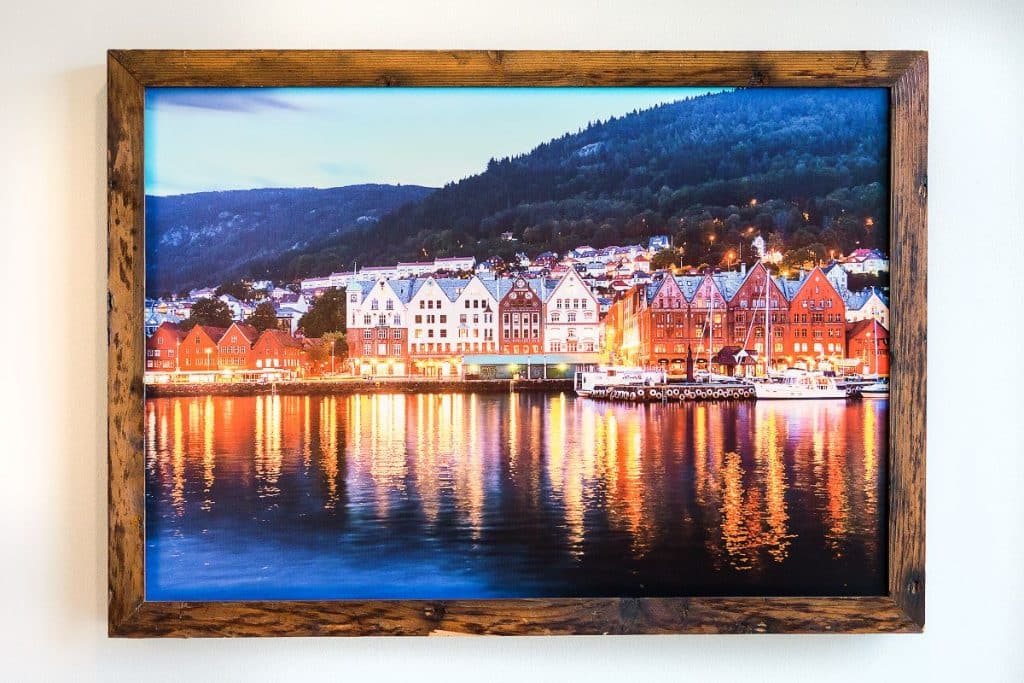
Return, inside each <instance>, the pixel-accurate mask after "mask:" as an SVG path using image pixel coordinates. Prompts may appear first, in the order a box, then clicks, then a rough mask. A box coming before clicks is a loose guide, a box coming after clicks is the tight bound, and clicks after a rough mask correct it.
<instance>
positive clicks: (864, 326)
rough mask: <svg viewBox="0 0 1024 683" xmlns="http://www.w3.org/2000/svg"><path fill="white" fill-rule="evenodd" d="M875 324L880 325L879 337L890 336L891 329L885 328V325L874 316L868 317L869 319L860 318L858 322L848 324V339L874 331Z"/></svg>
mask: <svg viewBox="0 0 1024 683" xmlns="http://www.w3.org/2000/svg"><path fill="white" fill-rule="evenodd" d="M875 325H877V326H878V328H877V329H878V337H879V339H886V338H888V337H889V330H887V329H885V325H883V324H882V323H880V322H878V321H877V320H875V319H874V318H868V319H867V320H858V321H857V322H853V323H847V324H846V337H847V339H850V338H853V337H858V336H860V335H862V334H865V333H867V332H873V331H874V329H875Z"/></svg>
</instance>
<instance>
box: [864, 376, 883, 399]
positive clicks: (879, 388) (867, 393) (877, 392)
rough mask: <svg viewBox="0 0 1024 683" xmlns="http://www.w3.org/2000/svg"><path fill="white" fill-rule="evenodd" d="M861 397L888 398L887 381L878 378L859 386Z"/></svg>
mask: <svg viewBox="0 0 1024 683" xmlns="http://www.w3.org/2000/svg"><path fill="white" fill-rule="evenodd" d="M860 396H861V398H889V383H888V382H886V381H884V380H879V381H877V382H875V383H874V384H868V385H865V386H863V387H861V388H860Z"/></svg>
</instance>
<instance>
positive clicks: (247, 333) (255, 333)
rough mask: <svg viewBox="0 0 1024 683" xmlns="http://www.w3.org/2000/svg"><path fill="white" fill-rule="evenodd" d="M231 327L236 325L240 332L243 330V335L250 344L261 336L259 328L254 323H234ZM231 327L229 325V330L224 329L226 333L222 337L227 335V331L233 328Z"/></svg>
mask: <svg viewBox="0 0 1024 683" xmlns="http://www.w3.org/2000/svg"><path fill="white" fill-rule="evenodd" d="M231 327H234V328H236V329H237V330H238V331H239V332H241V333H242V336H243V337H245V340H246V341H247V342H249V343H250V344H252V343H253V342H255V341H256V340H257V339H258V338H259V336H260V332H259V330H257V329H256V328H255V327H253V326H252V325H249V324H246V323H233V324H232V325H231ZM231 327H229V328H228V329H227V330H225V331H224V334H223V335H221V339H223V338H224V337H226V336H227V333H228V331H229V330H230V329H231Z"/></svg>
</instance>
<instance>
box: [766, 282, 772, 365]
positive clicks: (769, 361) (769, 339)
mask: <svg viewBox="0 0 1024 683" xmlns="http://www.w3.org/2000/svg"><path fill="white" fill-rule="evenodd" d="M771 284H772V274H771V273H770V272H769V271H768V266H765V267H764V330H765V331H764V374H765V376H766V377H767V376H768V369H769V368H770V367H771V366H772V314H771V311H770V309H771V297H770V295H769V294H768V291H769V288H770V287H771Z"/></svg>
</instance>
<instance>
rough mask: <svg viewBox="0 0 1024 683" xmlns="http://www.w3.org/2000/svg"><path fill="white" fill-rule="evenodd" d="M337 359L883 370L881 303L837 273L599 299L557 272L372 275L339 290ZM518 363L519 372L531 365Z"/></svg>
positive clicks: (399, 364)
mask: <svg viewBox="0 0 1024 683" xmlns="http://www.w3.org/2000/svg"><path fill="white" fill-rule="evenodd" d="M345 296H346V305H347V312H346V315H347V321H346V322H347V328H348V348H349V362H350V365H351V369H352V372H354V373H359V374H363V375H398V376H404V375H427V376H441V377H447V376H460V375H461V376H465V375H470V376H473V375H477V374H481V375H488V373H492V375H491V376H502V375H503V374H505V375H507V374H513V375H515V374H520V375H521V374H523V371H526V372H527V373H529V376H538V375H539V374H541V373H543V374H544V375H545V376H550V373H551V367H550V366H553V365H554V366H558V367H561V368H563V369H564V368H566V367H568V368H573V367H581V366H593V365H598V364H611V365H623V366H631V367H637V366H643V367H651V366H663V367H665V368H666V370H668V371H669V372H671V373H680V374H681V373H683V372H684V371H685V366H686V359H687V356H690V357H692V359H693V361H694V364H695V366H696V367H697V368H701V369H708V370H711V371H713V372H720V373H727V374H762V373H764V372H766V371H767V370H768V369H769V368H771V369H777V368H785V367H801V366H802V367H807V368H823V369H832V370H835V371H837V372H843V371H848V372H867V373H880V374H888V325H889V312H888V299H887V297H886V296H885V295H884V294H883V293H882V292H881V291H880V290H878V289H875V288H869V289H867V290H862V291H857V292H853V291H850V290H849V289H848V287H847V273H846V271H845V270H844V269H843V268H841V267H839V266H838V265H832V266H829V267H828V268H817V267H816V268H814V269H812V270H810V271H808V272H805V273H802V274H801V276H800V278H799V279H796V280H788V279H785V278H781V277H772V276H770V274H769V271H768V269H767V267H766V266H765V265H764V264H762V263H757V264H756V265H754V266H753V267H752V268H750V269H749V270H747V269H746V268H745V267H741V269H740V270H738V271H725V272H721V271H708V272H705V273H694V274H686V275H677V274H673V273H671V272H669V271H659V272H657V273H655V274H654V275H653V277H652V279H651V281H650V282H646V283H642V284H635V285H632V286H630V287H629V288H628V289H626V290H625V291H623V292H621V293H619V294H617V295H615V296H614V297H613V298H612V299H609V300H605V299H603V298H602V297H600V296H598V295H597V294H595V292H594V290H593V289H592V288H591V287H589V286H588V284H587V283H586V282H585V281H584V278H583V277H582V276H581V275H580V273H579V272H578V271H577V270H576V269H573V268H569V269H567V270H566V271H565V272H564V273H563V274H562V275H561V276H559V277H557V278H552V277H530V276H526V275H521V276H513V277H486V276H481V275H474V276H472V277H470V278H468V279H464V278H438V277H433V276H428V277H425V278H407V279H397V280H395V279H380V280H377V281H375V282H366V281H351V282H350V283H349V284H348V285H347V287H346V288H345ZM531 368H532V370H531Z"/></svg>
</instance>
